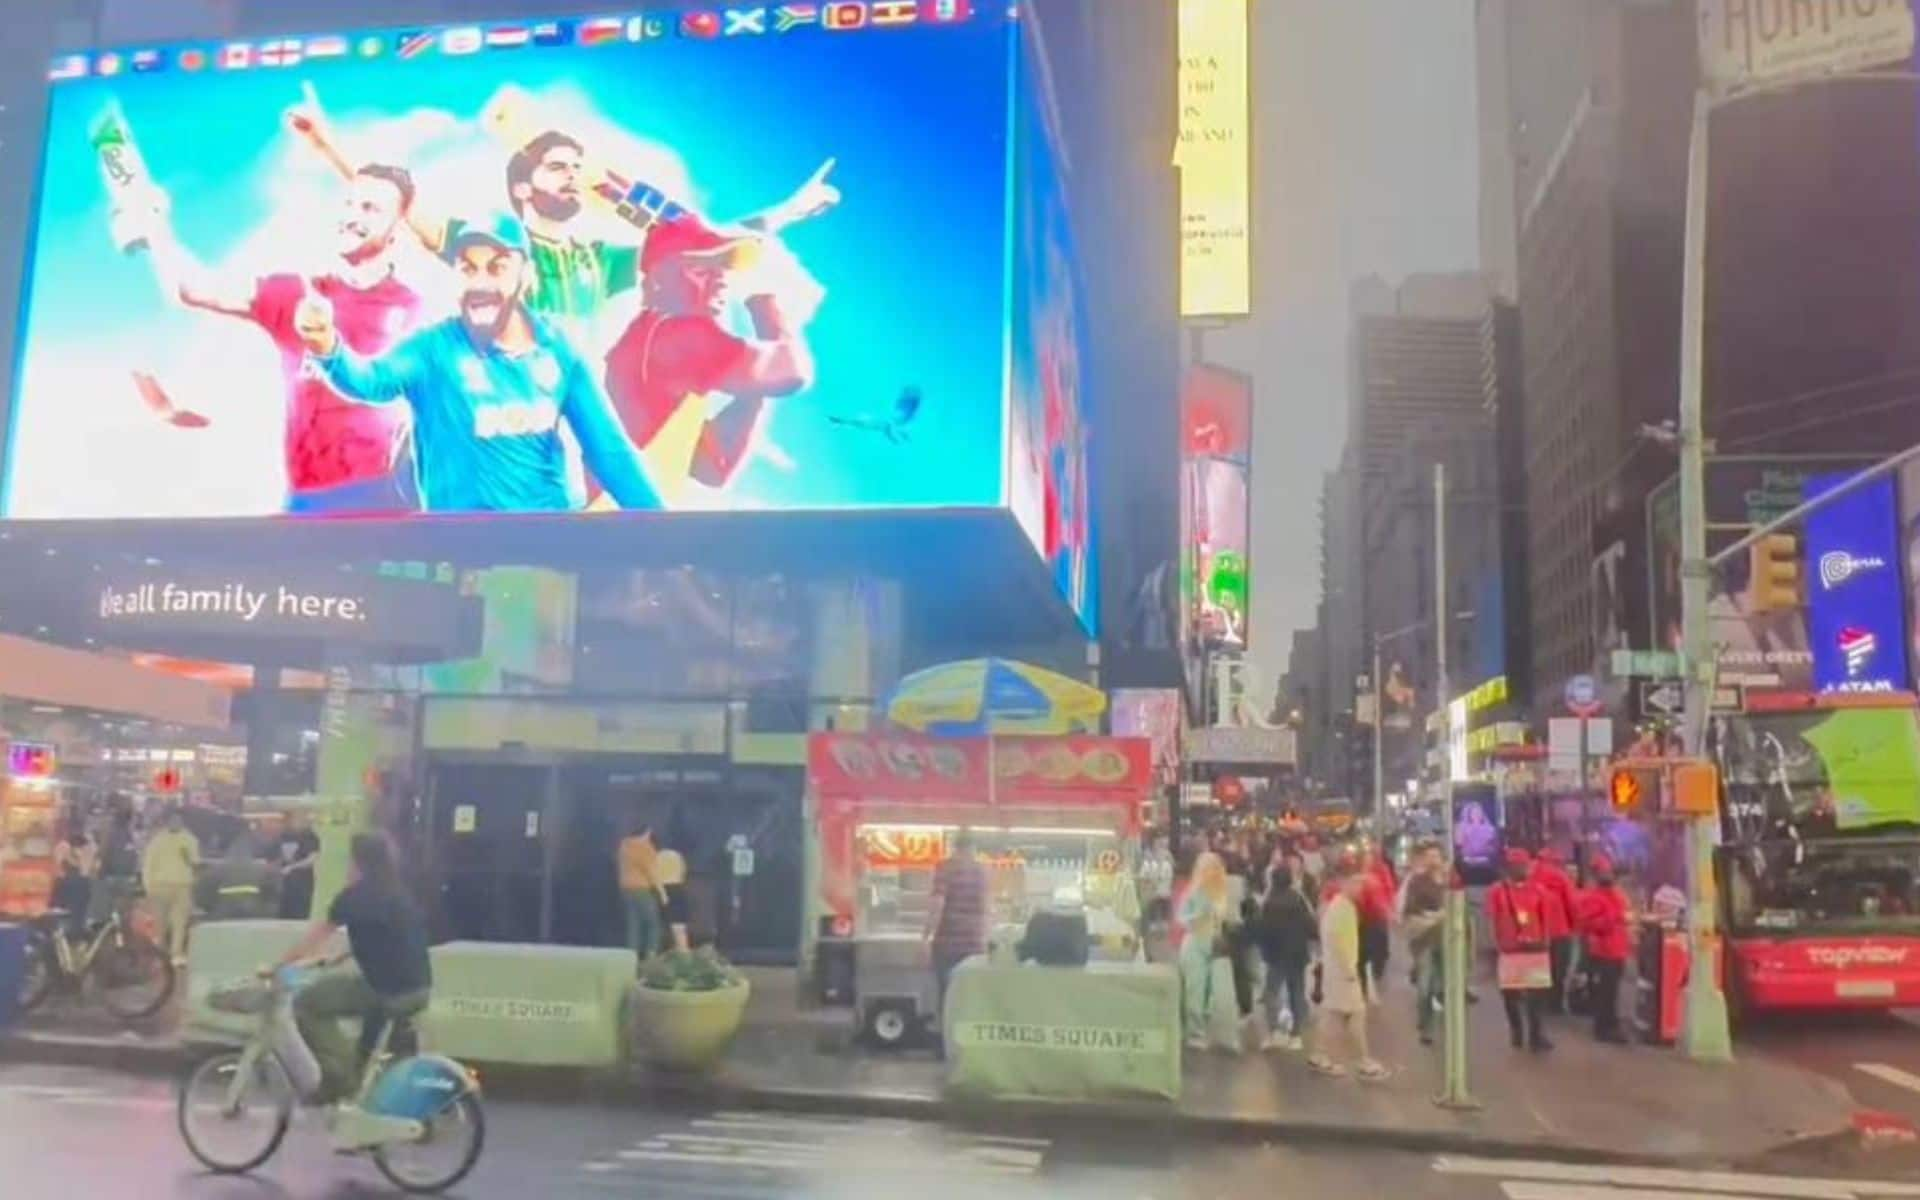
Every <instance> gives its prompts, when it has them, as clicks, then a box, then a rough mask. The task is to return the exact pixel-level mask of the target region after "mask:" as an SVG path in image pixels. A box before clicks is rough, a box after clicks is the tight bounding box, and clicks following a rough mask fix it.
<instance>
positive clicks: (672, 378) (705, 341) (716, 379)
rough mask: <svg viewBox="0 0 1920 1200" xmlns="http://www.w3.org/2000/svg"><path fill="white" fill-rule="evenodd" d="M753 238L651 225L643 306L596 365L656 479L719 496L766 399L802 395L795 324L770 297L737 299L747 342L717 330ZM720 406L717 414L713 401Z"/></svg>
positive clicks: (688, 222)
mask: <svg viewBox="0 0 1920 1200" xmlns="http://www.w3.org/2000/svg"><path fill="white" fill-rule="evenodd" d="M762 249H763V243H762V240H761V239H759V238H755V237H752V236H736V235H729V234H724V233H720V232H718V231H716V230H713V229H711V228H709V227H708V226H707V225H706V224H705V223H704V222H702V221H701V220H700V219H699V218H698V217H695V216H692V215H691V214H688V215H684V216H680V217H676V218H674V219H673V220H670V221H665V222H662V223H660V224H658V225H655V226H654V227H653V229H652V230H651V231H650V232H649V233H648V234H647V244H646V248H645V249H644V250H643V251H642V253H641V270H642V273H643V274H644V276H645V279H646V289H645V296H646V299H645V307H644V308H643V309H642V310H641V313H640V315H639V316H638V317H637V318H635V319H634V321H633V323H632V324H631V325H629V326H628V327H627V331H626V333H625V334H623V335H622V336H621V338H620V341H619V342H618V343H617V344H615V346H614V348H613V350H612V351H611V352H610V353H609V354H608V355H607V390H608V392H609V393H610V394H611V395H612V396H613V400H614V404H615V407H617V408H618V409H619V412H620V417H621V420H622V421H623V422H624V423H625V425H626V427H627V431H628V432H629V433H631V434H632V435H633V438H634V440H635V441H636V442H637V443H639V444H640V445H641V446H643V447H645V448H646V449H647V452H648V461H649V462H650V463H652V464H653V465H654V466H655V469H656V474H657V475H659V477H661V478H662V479H663V480H666V481H668V482H667V484H666V486H668V487H669V488H671V487H673V486H674V484H675V482H677V481H680V480H684V479H686V478H689V477H690V478H692V479H694V480H696V481H698V482H699V483H701V484H704V485H706V486H707V487H714V488H718V487H724V486H725V485H726V483H727V482H728V481H729V480H730V479H732V477H733V473H734V472H735V470H737V469H738V468H739V466H740V464H741V463H742V462H743V461H744V460H745V458H746V456H747V453H748V451H749V449H750V447H751V445H752V442H753V438H754V436H755V433H756V431H757V429H758V427H759V424H760V417H761V413H762V411H763V410H764V408H765V404H766V401H767V400H769V399H772V398H774V397H778V396H789V395H792V394H793V393H795V392H799V391H804V390H806V389H807V388H809V387H811V386H812V385H813V354H812V351H811V350H810V349H809V347H808V345H807V340H806V336H805V332H804V329H803V325H802V320H803V319H802V318H801V317H799V316H798V315H789V312H788V309H787V307H786V306H785V305H784V304H783V302H782V299H781V296H780V294H779V292H778V291H777V290H775V289H772V288H761V289H757V290H754V291H753V292H752V294H750V295H748V296H747V297H746V309H747V312H748V314H749V315H750V316H751V318H752V321H753V333H752V335H751V336H744V337H743V336H741V335H738V334H735V333H732V332H730V331H729V330H727V329H726V328H725V327H724V326H723V325H722V324H721V323H720V322H721V317H722V316H723V315H724V314H725V312H726V310H727V306H728V304H729V303H730V300H731V296H730V293H729V289H730V288H731V287H732V286H733V284H734V282H735V280H736V278H738V277H740V276H742V275H743V274H746V273H750V272H751V271H752V270H753V268H754V266H755V265H756V262H757V260H758V259H759V257H760V253H761V251H762ZM719 395H724V396H725V397H726V398H727V400H728V402H727V403H726V405H725V407H724V408H720V409H718V410H717V411H716V410H715V409H714V407H713V405H714V402H715V398H716V396H719Z"/></svg>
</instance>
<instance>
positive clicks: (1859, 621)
mask: <svg viewBox="0 0 1920 1200" xmlns="http://www.w3.org/2000/svg"><path fill="white" fill-rule="evenodd" d="M1846 478H1847V476H1846V475H1842V474H1833V475H1820V476H1816V477H1815V478H1814V479H1812V480H1809V481H1808V485H1807V491H1808V492H1809V494H1812V495H1819V494H1821V493H1823V492H1827V491H1830V490H1832V489H1833V488H1834V487H1835V486H1836V485H1837V484H1839V483H1840V482H1841V481H1842V480H1844V479H1846ZM1807 625H1808V634H1809V637H1810V640H1811V641H1812V643H1813V682H1814V687H1815V688H1816V689H1817V690H1819V691H1822V692H1892V691H1899V690H1902V689H1904V688H1905V687H1906V681H1907V632H1906V604H1905V597H1904V595H1903V594H1902V587H1901V572H1900V553H1899V525H1898V518H1897V516H1896V513H1895V502H1894V486H1893V481H1892V480H1890V479H1882V480H1879V481H1876V482H1874V483H1870V484H1868V485H1866V486H1865V487H1862V488H1858V489H1856V490H1854V491H1852V492H1849V493H1848V494H1846V495H1844V496H1842V497H1840V498H1839V499H1837V500H1835V501H1833V502H1832V503H1831V504H1828V505H1827V506H1826V507H1824V508H1818V509H1815V510H1814V511H1813V512H1812V513H1810V514H1808V516H1807Z"/></svg>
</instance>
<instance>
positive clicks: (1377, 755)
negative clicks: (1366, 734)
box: [1372, 637, 1387, 821]
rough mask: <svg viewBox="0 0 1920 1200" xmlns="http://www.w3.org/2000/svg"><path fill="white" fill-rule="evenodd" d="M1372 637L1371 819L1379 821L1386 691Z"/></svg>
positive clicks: (1384, 795)
mask: <svg viewBox="0 0 1920 1200" xmlns="http://www.w3.org/2000/svg"><path fill="white" fill-rule="evenodd" d="M1381 640H1382V639H1380V638H1378V637H1376V638H1374V639H1373V676H1372V679H1373V819H1374V820H1376V821H1380V820H1383V819H1385V817H1386V809H1387V784H1386V780H1385V778H1384V776H1385V774H1386V770H1387V755H1386V750H1385V748H1384V745H1383V744H1384V743H1385V741H1386V736H1387V705H1386V692H1385V691H1384V690H1383V689H1382V688H1381V686H1380V642H1381Z"/></svg>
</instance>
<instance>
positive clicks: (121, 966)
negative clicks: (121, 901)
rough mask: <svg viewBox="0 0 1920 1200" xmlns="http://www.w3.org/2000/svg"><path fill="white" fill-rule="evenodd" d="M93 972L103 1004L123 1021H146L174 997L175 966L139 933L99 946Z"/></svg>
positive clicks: (124, 935)
mask: <svg viewBox="0 0 1920 1200" xmlns="http://www.w3.org/2000/svg"><path fill="white" fill-rule="evenodd" d="M92 971H93V979H94V982H95V983H96V984H97V985H98V986H99V988H100V999H101V1001H102V1002H103V1003H105V1004H106V1006H107V1011H108V1012H110V1013H112V1014H113V1015H114V1016H116V1017H119V1018H120V1019H121V1020H122V1021H143V1020H145V1019H146V1018H148V1017H151V1016H152V1015H153V1014H155V1013H157V1012H159V1011H160V1010H161V1009H162V1008H165V1007H166V1004H167V1001H168V1000H170V999H172V998H173V963H172V962H171V961H169V960H168V958H167V956H166V955H165V954H164V953H162V952H161V950H160V947H158V946H156V945H154V944H153V943H152V942H150V941H148V940H147V939H146V938H143V937H140V936H139V935H137V934H131V933H126V934H121V935H120V936H119V937H118V938H116V939H115V940H113V941H110V942H108V943H107V944H106V945H104V946H102V947H100V954H99V956H98V957H96V958H95V959H94V960H93V968H92Z"/></svg>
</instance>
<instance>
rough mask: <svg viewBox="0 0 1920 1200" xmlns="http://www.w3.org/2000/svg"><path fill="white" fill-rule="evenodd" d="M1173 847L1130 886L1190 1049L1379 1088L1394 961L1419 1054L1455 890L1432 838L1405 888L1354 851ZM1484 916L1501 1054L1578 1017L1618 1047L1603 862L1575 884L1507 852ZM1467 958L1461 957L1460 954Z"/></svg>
mask: <svg viewBox="0 0 1920 1200" xmlns="http://www.w3.org/2000/svg"><path fill="white" fill-rule="evenodd" d="M1182 849H1183V853H1180V854H1175V853H1173V852H1172V851H1171V850H1170V849H1169V847H1168V846H1167V844H1166V841H1165V840H1164V838H1160V837H1154V838H1150V839H1149V842H1148V845H1147V848H1146V850H1145V851H1144V853H1143V856H1142V860H1141V866H1140V882H1141V890H1142V893H1143V895H1146V896H1147V897H1148V903H1147V911H1148V918H1149V922H1153V921H1154V920H1156V919H1157V918H1158V917H1159V915H1160V914H1165V917H1166V918H1167V921H1168V924H1169V940H1170V942H1171V944H1172V948H1173V956H1174V959H1175V961H1176V962H1177V963H1178V966H1179V968H1180V975H1181V979H1182V987H1183V994H1184V1003H1183V1007H1182V1016H1183V1025H1184V1034H1185V1038H1186V1042H1187V1045H1188V1047H1189V1048H1190V1049H1195V1050H1201V1049H1206V1048H1209V1047H1213V1046H1216V1045H1221V1046H1225V1047H1227V1048H1232V1049H1239V1048H1242V1047H1245V1046H1247V1045H1249V1044H1251V1043H1253V1042H1258V1043H1259V1044H1260V1045H1262V1046H1263V1047H1264V1048H1265V1049H1267V1050H1271V1051H1282V1052H1286V1051H1292V1052H1305V1053H1306V1055H1307V1059H1306V1061H1307V1063H1308V1065H1309V1066H1310V1067H1312V1068H1313V1069H1314V1070H1316V1071H1318V1072H1320V1073H1322V1074H1326V1075H1352V1076H1355V1077H1357V1078H1360V1079H1365V1080H1377V1079H1383V1078H1386V1077H1387V1076H1388V1074H1389V1073H1390V1072H1389V1070H1388V1068H1387V1067H1386V1066H1385V1065H1383V1064H1382V1063H1381V1062H1380V1061H1379V1060H1378V1059H1376V1058H1375V1057H1374V1055H1373V1053H1372V1049H1371V1046H1372V1039H1371V1038H1370V1036H1369V1028H1368V1025H1369V1015H1370V1013H1371V1011H1372V1010H1374V1009H1375V1008H1377V1007H1378V1006H1379V1005H1380V1004H1381V1002H1382V995H1383V993H1384V991H1385V990H1386V987H1387V982H1388V979H1389V966H1390V964H1391V963H1392V962H1393V960H1394V955H1395V952H1396V949H1399V950H1403V951H1404V953H1405V954H1406V956H1407V959H1408V960H1409V961H1408V966H1407V973H1408V978H1409V979H1410V981H1411V983H1412V990H1413V1005H1414V1028H1415V1030H1416V1032H1417V1034H1418V1036H1419V1039H1420V1042H1421V1044H1422V1045H1432V1044H1433V1043H1434V1040H1435V1036H1436V1032H1437V1027H1438V1024H1439V1021H1438V1018H1439V1016H1440V1014H1441V1013H1442V1011H1443V1006H1444V999H1445V995H1446V987H1445V984H1446V970H1447V966H1446V955H1445V953H1444V944H1445V937H1444V927H1445V916H1446V902H1447V896H1448V893H1449V891H1450V890H1451V889H1453V888H1455V887H1459V886H1461V883H1460V880H1459V879H1458V878H1457V877H1456V876H1454V875H1453V873H1452V870H1451V868H1450V867H1449V860H1448V857H1447V854H1446V852H1445V848H1444V846H1442V845H1441V844H1440V843H1439V842H1434V841H1429V842H1421V843H1419V844H1418V845H1416V846H1414V847H1413V849H1412V851H1411V853H1410V854H1409V855H1408V856H1407V862H1406V866H1407V871H1406V875H1405V878H1401V877H1400V875H1399V873H1398V872H1397V871H1396V870H1395V868H1394V865H1393V863H1392V861H1390V859H1389V857H1388V856H1387V855H1386V854H1385V853H1383V852H1382V849H1381V847H1380V846H1379V845H1378V844H1377V843H1374V842H1370V841H1367V840H1364V839H1357V840H1353V841H1349V842H1346V843H1343V844H1342V843H1334V844H1328V843H1323V842H1322V841H1321V840H1320V839H1318V838H1316V837H1315V836H1313V835H1311V834H1299V833H1290V832H1285V831H1282V832H1279V833H1276V834H1271V835H1267V836H1264V837H1263V836H1261V835H1258V834H1255V833H1251V832H1231V831H1228V830H1225V829H1219V830H1214V831H1211V832H1208V833H1206V834H1204V835H1201V837H1199V838H1198V839H1196V840H1195V841H1193V842H1190V843H1188V844H1186V845H1185V846H1183V848H1182ZM1182 868H1184V869H1182ZM1163 880H1164V884H1163ZM1484 905H1485V911H1486V915H1487V918H1488V923H1489V926H1490V929H1491V933H1492V942H1493V945H1492V947H1491V950H1492V955H1491V965H1492V968H1493V975H1494V978H1495V980H1496V981H1497V984H1498V987H1499V991H1500V995H1501V1001H1502V1005H1503V1007H1504V1009H1505V1012H1506V1016H1507V1022H1508V1027H1509V1031H1510V1033H1511V1036H1512V1044H1513V1046H1514V1047H1515V1048H1516V1049H1519V1050H1522V1051H1532V1052H1534V1053H1545V1052H1547V1051H1550V1050H1551V1049H1552V1048H1553V1042H1552V1040H1551V1039H1550V1038H1549V1036H1548V1034H1547V1026H1548V1023H1549V1021H1550V1020H1551V1019H1552V1018H1554V1017H1556V1016H1561V1015H1564V1014H1566V1013H1568V1012H1569V1011H1570V1010H1571V1009H1573V1008H1578V1009H1580V1010H1582V1011H1585V1012H1587V1013H1590V1014H1591V1017H1592V1021H1593V1035H1594V1037H1595V1039H1596V1040H1598V1041H1600V1042H1605V1043H1623V1042H1625V1041H1626V1040H1627V1039H1626V1036H1625V1032H1624V1030H1623V1029H1622V1027H1621V1023H1620V1010H1619V991H1620V987H1621V984H1622V979H1623V976H1624V974H1625V969H1626V960H1627V956H1628V953H1629V950H1630V949H1631V940H1632V939H1631V927H1632V922H1633V919H1634V918H1633V916H1632V912H1631V906H1630V903H1629V901H1628V899H1627V895H1626V893H1625V891H1624V890H1622V889H1621V887H1620V886H1619V883H1618V881H1617V879H1616V878H1615V875H1614V870H1613V866H1612V864H1611V862H1609V861H1608V860H1607V859H1606V858H1604V857H1596V858H1594V859H1592V860H1591V861H1589V862H1588V863H1587V864H1586V872H1585V878H1584V879H1583V881H1582V882H1579V883H1576V881H1575V879H1574V878H1573V877H1572V876H1571V875H1570V874H1569V873H1568V870H1567V866H1566V863H1565V860H1564V859H1563V858H1562V856H1561V855H1559V854H1558V853H1556V852H1555V851H1554V850H1552V849H1548V850H1544V851H1542V852H1541V853H1540V854H1539V855H1538V856H1534V855H1531V854H1529V853H1527V852H1526V851H1523V850H1510V851H1509V852H1508V853H1507V856H1506V860H1505V872H1504V874H1503V876H1502V877H1501V878H1500V879H1499V880H1498V881H1497V882H1495V883H1494V884H1492V885H1491V886H1490V887H1489V888H1488V889H1487V890H1486V893H1485V897H1484ZM1471 934H1472V931H1471V927H1469V929H1468V935H1469V937H1470V938H1471ZM1466 961H1467V962H1469V963H1472V962H1474V961H1475V958H1474V955H1473V952H1472V947H1471V946H1469V948H1468V953H1467V955H1466ZM1465 982H1466V983H1467V984H1468V985H1469V986H1467V987H1466V988H1465V989H1464V990H1465V992H1466V994H1467V996H1468V998H1469V1000H1470V1001H1473V1000H1477V999H1478V996H1477V994H1475V993H1474V992H1473V990H1472V988H1471V986H1470V984H1471V979H1470V978H1469V979H1468V980H1467V981H1465ZM1228 1005H1232V1008H1228V1007H1227V1006H1228Z"/></svg>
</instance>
